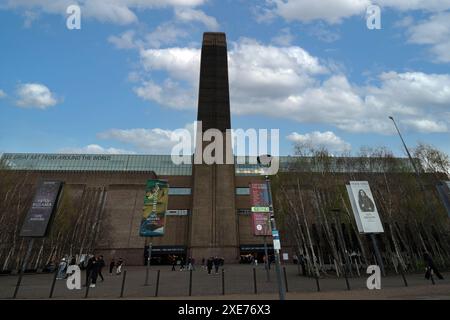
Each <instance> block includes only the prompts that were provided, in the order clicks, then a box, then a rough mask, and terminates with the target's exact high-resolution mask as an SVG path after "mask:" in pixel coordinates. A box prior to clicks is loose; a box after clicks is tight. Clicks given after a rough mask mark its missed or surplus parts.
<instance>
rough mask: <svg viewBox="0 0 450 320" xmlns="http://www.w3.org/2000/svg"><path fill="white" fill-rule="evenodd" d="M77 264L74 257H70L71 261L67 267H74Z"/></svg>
mask: <svg viewBox="0 0 450 320" xmlns="http://www.w3.org/2000/svg"><path fill="white" fill-rule="evenodd" d="M76 264H77V259H76V258H75V256H72V259H71V260H70V263H69V266H74V265H76Z"/></svg>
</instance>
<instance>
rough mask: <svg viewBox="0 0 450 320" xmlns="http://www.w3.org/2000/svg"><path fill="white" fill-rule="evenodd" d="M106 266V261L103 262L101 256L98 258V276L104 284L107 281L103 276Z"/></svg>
mask: <svg viewBox="0 0 450 320" xmlns="http://www.w3.org/2000/svg"><path fill="white" fill-rule="evenodd" d="M104 266H105V260H103V256H102V255H100V256H99V257H98V276H99V277H100V278H101V279H102V282H103V281H105V279H104V278H103V275H102V269H103V267H104Z"/></svg>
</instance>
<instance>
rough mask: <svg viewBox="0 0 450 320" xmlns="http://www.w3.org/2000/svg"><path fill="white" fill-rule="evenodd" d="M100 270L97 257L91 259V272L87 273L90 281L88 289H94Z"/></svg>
mask: <svg viewBox="0 0 450 320" xmlns="http://www.w3.org/2000/svg"><path fill="white" fill-rule="evenodd" d="M99 270H100V263H99V259H97V257H95V256H94V257H92V261H91V272H90V273H89V277H90V280H91V284H90V285H89V287H90V288H95V285H96V284H97V278H98V274H99Z"/></svg>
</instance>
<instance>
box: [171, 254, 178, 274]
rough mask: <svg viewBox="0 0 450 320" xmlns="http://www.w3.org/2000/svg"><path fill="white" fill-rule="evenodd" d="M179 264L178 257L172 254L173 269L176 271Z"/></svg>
mask: <svg viewBox="0 0 450 320" xmlns="http://www.w3.org/2000/svg"><path fill="white" fill-rule="evenodd" d="M176 266H177V257H176V256H172V271H176V269H175V267H176Z"/></svg>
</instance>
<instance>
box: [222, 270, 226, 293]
mask: <svg viewBox="0 0 450 320" xmlns="http://www.w3.org/2000/svg"><path fill="white" fill-rule="evenodd" d="M222 295H223V296H224V295H225V270H224V269H222Z"/></svg>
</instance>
